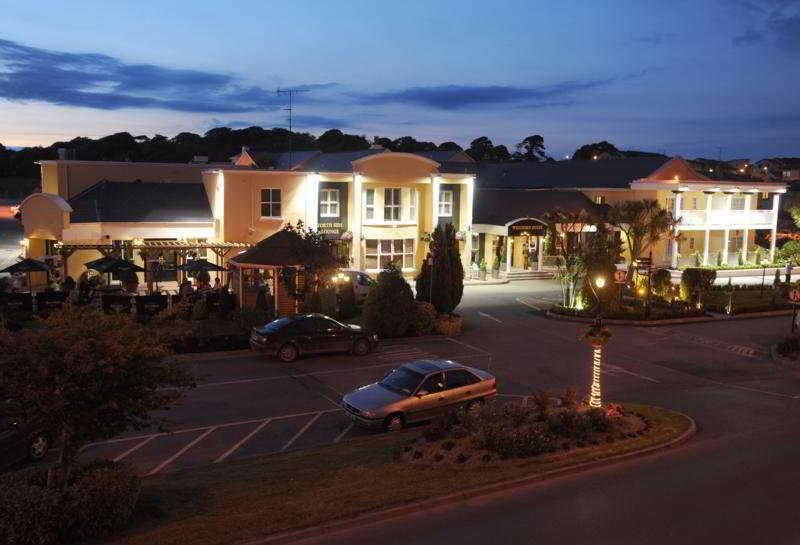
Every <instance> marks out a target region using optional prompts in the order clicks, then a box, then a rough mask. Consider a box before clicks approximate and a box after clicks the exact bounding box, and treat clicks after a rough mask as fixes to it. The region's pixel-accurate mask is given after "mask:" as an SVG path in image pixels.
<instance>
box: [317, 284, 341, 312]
mask: <svg viewBox="0 0 800 545" xmlns="http://www.w3.org/2000/svg"><path fill="white" fill-rule="evenodd" d="M312 297H313V296H312ZM336 298H337V295H336V288H322V289H321V290H319V307H318V310H317V312H321V313H322V314H327V315H328V316H336Z"/></svg>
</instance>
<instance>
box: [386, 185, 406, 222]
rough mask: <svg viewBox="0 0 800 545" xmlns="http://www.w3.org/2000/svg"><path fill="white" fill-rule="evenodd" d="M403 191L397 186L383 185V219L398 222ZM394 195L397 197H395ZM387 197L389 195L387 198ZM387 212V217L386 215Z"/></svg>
mask: <svg viewBox="0 0 800 545" xmlns="http://www.w3.org/2000/svg"><path fill="white" fill-rule="evenodd" d="M402 194H403V192H402V191H401V189H400V188H399V187H385V188H384V189H383V221H385V222H394V223H396V222H399V221H400V219H401V217H402V216H401V215H400V213H401V210H402V208H401V207H402V204H403V197H402ZM395 196H396V197H397V199H395ZM387 197H390V198H388V199H387ZM387 213H388V217H387Z"/></svg>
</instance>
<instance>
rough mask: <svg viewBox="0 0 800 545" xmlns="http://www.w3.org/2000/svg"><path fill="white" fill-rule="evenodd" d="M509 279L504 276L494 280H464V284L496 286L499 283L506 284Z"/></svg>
mask: <svg viewBox="0 0 800 545" xmlns="http://www.w3.org/2000/svg"><path fill="white" fill-rule="evenodd" d="M508 282H509V280H508V279H505V278H502V279H501V278H498V279H494V280H464V286H497V285H500V284H508Z"/></svg>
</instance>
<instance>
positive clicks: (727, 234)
mask: <svg viewBox="0 0 800 545" xmlns="http://www.w3.org/2000/svg"><path fill="white" fill-rule="evenodd" d="M724 232H725V237H724V238H723V240H722V264H723V265H727V264H728V238H729V237H730V234H731V233H730V230H729V229H725V231H724Z"/></svg>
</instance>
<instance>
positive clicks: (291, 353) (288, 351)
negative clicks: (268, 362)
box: [278, 343, 297, 363]
mask: <svg viewBox="0 0 800 545" xmlns="http://www.w3.org/2000/svg"><path fill="white" fill-rule="evenodd" d="M278 358H280V360H281V361H284V362H286V363H291V362H293V361H294V360H296V359H297V347H296V346H295V345H293V344H292V343H286V344H284V345H283V346H281V348H280V350H278Z"/></svg>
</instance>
